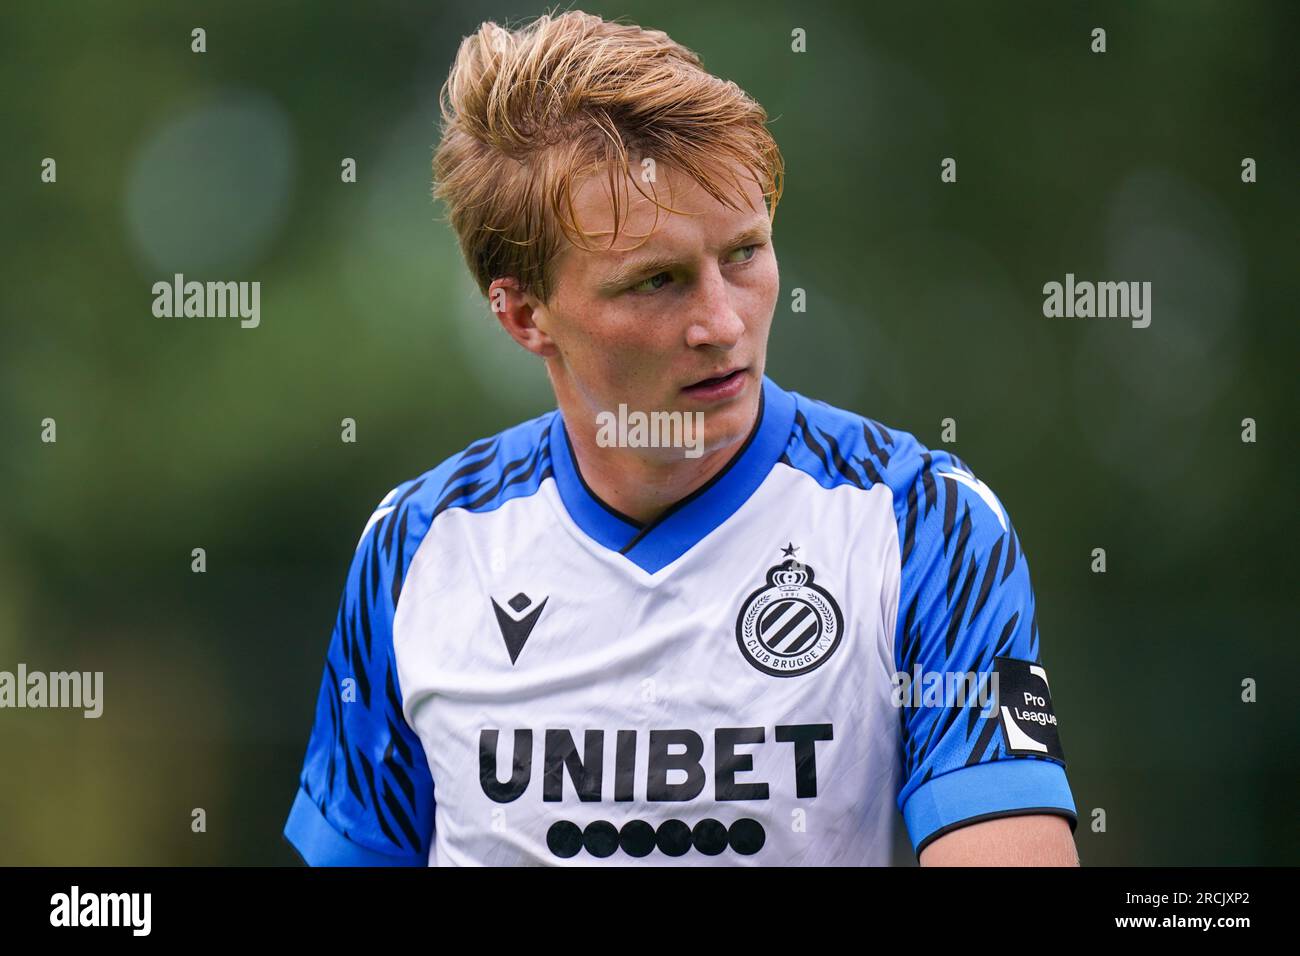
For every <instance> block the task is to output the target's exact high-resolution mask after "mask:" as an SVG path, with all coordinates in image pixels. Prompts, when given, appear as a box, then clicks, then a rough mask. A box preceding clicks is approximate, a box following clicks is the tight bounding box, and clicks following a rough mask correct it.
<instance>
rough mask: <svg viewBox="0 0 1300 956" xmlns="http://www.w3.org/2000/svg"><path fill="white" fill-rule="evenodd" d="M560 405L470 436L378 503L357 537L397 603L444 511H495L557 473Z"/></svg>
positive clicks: (359, 554)
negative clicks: (554, 432) (554, 433)
mask: <svg viewBox="0 0 1300 956" xmlns="http://www.w3.org/2000/svg"><path fill="white" fill-rule="evenodd" d="M557 414H558V411H555V410H552V411H550V412H547V413H545V414H543V415H539V416H538V417H536V418H533V419H529V420H528V421H526V422H521V423H519V424H517V425H513V426H511V427H510V428H507V429H504V430H502V431H500V432H497V433H496V434H495V435H489V436H486V437H483V438H479V439H477V440H475V441H472V442H470V443H469V444H468V445H466V446H465V447H464V448H462V449H461V450H460V451H458V452H456V453H455V454H453V455H449V456H448V457H446V458H444V459H443V460H442V461H441V462H439V463H438V464H437V465H435V466H434V467H432V468H430V469H429V470H428V471H426V472H424V473H423V474H420V475H417V476H415V477H413V478H410V479H407V480H406V481H403V482H401V483H400V484H398V485H397V486H396V487H394V488H393V489H392V490H391V491H389V492H388V494H386V495H385V496H384V497H383V499H382V500H381V501H380V502H379V504H378V505H377V506H376V507H375V509H374V512H373V513H372V514H371V515H370V519H369V520H368V521H367V522H366V525H365V527H364V528H363V529H362V532H361V536H360V539H359V540H358V542H357V558H358V560H367V559H368V563H369V566H370V567H371V568H372V578H373V580H374V581H376V582H377V581H378V580H379V578H380V577H384V578H387V579H389V580H390V581H391V594H392V599H393V603H394V604H396V603H397V596H398V592H399V591H400V588H401V583H402V579H403V577H404V576H405V572H406V570H407V568H409V566H410V562H411V558H412V556H413V555H414V553H415V551H416V549H417V548H418V547H419V545H420V543H421V541H423V540H424V538H425V536H426V535H427V534H428V532H429V529H430V528H431V527H432V525H433V523H434V521H435V520H436V519H437V517H438V515H440V514H443V513H444V512H446V511H448V510H450V509H453V508H463V509H466V510H469V511H491V510H494V509H496V508H499V507H501V505H503V504H504V503H505V502H507V501H509V500H511V499H513V498H518V497H523V496H527V495H531V494H533V493H535V492H536V491H537V489H538V488H540V487H541V484H542V482H544V481H545V480H546V479H547V478H549V477H551V474H552V472H551V447H550V434H551V422H552V420H553V418H554V417H555V415H557Z"/></svg>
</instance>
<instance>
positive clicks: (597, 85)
mask: <svg viewBox="0 0 1300 956" xmlns="http://www.w3.org/2000/svg"><path fill="white" fill-rule="evenodd" d="M439 106H440V110H441V114H442V135H441V140H440V142H439V143H438V146H437V149H436V151H435V153H434V157H433V195H434V197H435V198H436V199H438V200H441V201H442V202H443V203H444V205H445V207H446V211H447V218H448V221H449V222H450V224H451V226H452V228H453V230H454V231H455V233H456V236H457V238H458V240H459V243H460V248H461V252H462V254H463V255H464V257H465V262H466V264H467V265H468V266H469V269H470V272H471V273H472V274H473V276H474V280H475V282H476V283H477V284H478V286H479V289H480V291H482V293H483V294H484V295H485V296H486V295H487V294H488V289H489V286H490V285H491V283H492V281H493V280H494V279H498V278H503V277H506V276H513V277H515V278H516V279H517V280H518V281H519V283H520V285H521V286H522V287H523V289H524V290H526V291H530V292H532V293H533V294H534V295H536V296H537V297H538V298H539V299H541V300H542V301H543V302H545V301H547V300H548V298H549V296H550V295H551V294H552V293H553V291H554V264H555V261H556V258H557V256H558V255H559V254H560V252H561V251H562V250H563V248H564V246H563V243H562V235H561V234H563V237H567V238H568V240H569V241H570V242H572V243H573V244H574V245H581V244H583V242H585V240H587V239H589V238H592V236H593V234H592V233H587V232H585V231H583V230H582V229H581V227H580V226H579V225H578V224H577V223H576V222H575V220H576V216H575V213H574V206H573V192H574V188H575V183H576V182H577V181H578V180H579V179H581V178H582V177H585V176H587V175H590V174H592V173H597V172H599V171H601V170H604V171H605V172H606V174H607V177H608V182H609V194H610V198H611V202H612V204H613V214H614V229H613V232H614V235H617V234H618V232H619V228H620V224H619V216H620V197H619V189H618V188H617V184H619V183H621V184H622V185H623V190H624V193H626V184H627V182H628V181H631V182H632V183H633V185H634V186H635V187H636V189H637V190H638V192H640V193H641V194H642V195H643V196H645V197H646V198H647V199H649V200H651V201H652V202H654V204H655V205H656V206H657V207H658V208H659V209H668V210H669V211H670V212H676V211H677V210H672V209H671V208H670V207H668V206H666V205H664V204H663V203H661V202H660V201H659V200H658V198H657V196H656V195H655V194H654V192H655V191H654V189H653V183H652V182H651V183H650V185H651V192H649V193H647V191H646V190H645V189H644V188H643V184H642V182H641V181H640V177H637V176H634V175H633V172H632V165H631V164H632V162H633V160H634V158H635V159H636V161H638V162H641V161H643V160H644V158H646V157H649V158H651V159H654V160H655V163H656V166H657V165H658V164H663V163H667V164H670V165H672V166H673V168H674V169H678V170H681V171H682V172H684V173H685V174H686V175H688V176H689V177H690V178H691V179H693V180H694V181H695V182H696V183H698V184H699V185H700V187H701V188H702V189H704V190H705V192H707V193H708V194H709V195H710V196H712V197H713V198H714V199H715V200H717V201H718V202H720V203H722V204H724V205H725V206H727V207H728V208H730V209H738V208H740V207H739V205H738V204H737V203H735V202H733V201H732V200H731V199H730V197H729V196H728V192H727V187H729V186H730V187H733V188H734V191H735V194H736V195H737V196H738V197H739V199H740V200H741V201H744V195H745V193H744V188H743V186H742V184H741V183H740V181H739V179H738V178H737V176H736V174H735V170H736V169H737V168H738V169H741V170H744V171H745V172H747V173H748V175H749V176H751V177H752V178H753V180H754V181H755V182H757V183H758V185H759V187H760V188H761V189H762V191H763V196H764V200H765V202H766V204H767V206H768V216H769V219H770V218H772V217H774V216H775V214H776V205H777V202H778V201H779V199H780V196H781V190H782V184H783V179H784V163H783V160H782V157H781V153H780V150H779V149H778V148H777V145H776V141H775V140H774V139H773V137H772V135H771V134H770V133H769V132H768V129H767V125H766V123H767V113H766V111H765V110H764V109H763V107H762V106H761V105H760V104H759V103H758V102H756V101H755V100H754V99H752V98H751V97H750V96H749V95H748V94H746V93H745V92H744V91H743V90H742V89H740V87H739V86H737V85H736V84H735V83H734V82H732V81H730V80H722V79H719V78H718V77H716V76H713V75H712V74H710V73H709V72H707V71H706V70H705V69H704V65H703V61H702V60H701V59H700V57H699V56H698V55H697V54H695V53H694V52H692V51H691V50H689V49H687V48H686V47H684V46H682V45H681V44H679V43H677V42H676V41H674V40H673V39H672V38H671V37H669V36H668V35H667V34H666V33H664V32H662V31H660V30H647V29H642V28H641V27H639V26H636V25H631V24H622V23H618V22H616V21H607V20H603V19H601V18H600V17H597V16H593V15H591V14H587V13H583V12H581V11H577V10H571V11H569V12H566V13H564V14H562V15H560V16H552V15H550V14H545V15H543V16H540V17H538V18H537V19H535V20H533V21H532V22H530V23H528V24H526V25H524V26H522V27H519V28H518V29H514V30H508V29H506V28H504V27H501V26H499V25H498V24H496V23H494V22H486V23H483V24H482V25H480V27H479V28H478V30H477V31H475V32H474V33H473V34H471V35H470V36H468V37H465V38H464V39H463V40H462V41H461V44H460V48H459V49H458V50H457V53H456V59H455V62H454V63H453V65H452V67H451V72H450V73H449V74H448V76H447V80H446V82H445V83H444V84H443V87H442V90H441V91H440V93H439ZM644 168H645V167H644V166H643V167H642V169H644ZM620 174H621V175H620ZM656 214H657V213H656ZM656 221H657V220H656ZM610 241H611V243H612V242H613V236H611V237H610Z"/></svg>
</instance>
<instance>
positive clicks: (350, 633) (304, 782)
mask: <svg viewBox="0 0 1300 956" xmlns="http://www.w3.org/2000/svg"><path fill="white" fill-rule="evenodd" d="M405 490H406V489H405V488H404V487H399V488H397V489H395V490H394V491H393V492H392V493H390V494H389V496H388V497H387V498H385V499H384V501H383V502H381V503H380V506H379V508H378V509H377V510H376V511H375V513H374V515H372V516H371V518H370V521H369V522H368V523H367V525H366V528H365V530H364V531H363V532H362V535H361V540H360V541H359V542H358V544H357V549H356V553H355V555H354V556H353V559H352V564H351V567H350V569H349V571H348V577H347V584H346V586H345V587H344V590H343V596H342V599H341V600H340V602H339V610H338V617H337V619H336V621H335V624H334V632H333V635H332V637H331V639H330V644H329V650H328V652H327V654H326V658H325V669H324V675H323V677H322V679H321V687H320V694H319V696H318V698H317V701H316V718H315V724H314V725H313V726H312V730H311V737H310V739H309V742H308V744H307V755H306V759H305V760H304V761H303V767H302V774H301V776H300V777H299V782H298V792H297V795H296V796H295V798H294V801H293V805H292V808H291V809H290V812H289V818H288V822H287V823H286V824H285V828H284V837H285V839H286V840H288V841H289V843H290V844H292V845H293V847H294V848H295V849H296V850H297V851H298V853H299V854H300V855H301V856H302V858H303V860H304V861H306V862H307V863H308V864H309V865H311V866H331V865H333V866H426V865H428V858H429V848H430V842H431V840H432V838H433V821H434V798H433V779H432V776H431V775H430V772H429V765H428V762H427V760H426V758H425V754H424V748H423V747H422V746H421V744H420V740H419V738H418V737H417V736H416V735H415V733H414V732H413V731H412V730H411V728H410V726H409V725H408V724H407V722H406V718H405V716H404V715H403V713H402V695H401V690H400V688H399V685H398V680H397V670H396V667H395V665H394V659H393V613H394V607H395V602H396V600H397V590H398V587H400V582H401V575H402V568H403V566H404V555H405V553H406V551H407V550H408V549H409V541H410V538H411V533H410V530H409V529H408V521H407V509H406V508H405V507H403V504H404V500H403V499H404V495H403V492H404V491H405ZM394 582H397V586H396V587H395V586H394Z"/></svg>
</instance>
